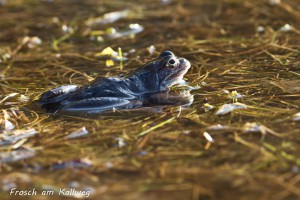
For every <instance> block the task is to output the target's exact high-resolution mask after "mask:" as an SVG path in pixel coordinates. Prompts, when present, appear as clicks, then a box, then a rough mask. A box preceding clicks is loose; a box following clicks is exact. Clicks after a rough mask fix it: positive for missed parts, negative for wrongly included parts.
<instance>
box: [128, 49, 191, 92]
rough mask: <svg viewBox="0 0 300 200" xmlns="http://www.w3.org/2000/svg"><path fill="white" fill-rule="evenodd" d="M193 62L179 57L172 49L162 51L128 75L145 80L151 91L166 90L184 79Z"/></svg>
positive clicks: (145, 84) (144, 82)
mask: <svg viewBox="0 0 300 200" xmlns="http://www.w3.org/2000/svg"><path fill="white" fill-rule="evenodd" d="M190 67H191V64H190V62H189V61H188V60H186V59H184V58H177V57H176V56H175V55H174V54H173V53H172V52H171V51H164V52H162V53H161V54H160V55H159V56H158V57H157V58H156V59H154V60H152V61H151V62H149V63H147V64H145V65H143V66H141V67H139V68H137V69H135V70H133V71H131V72H130V73H129V74H128V75H127V77H130V76H131V77H133V80H134V82H137V81H136V78H138V79H139V80H140V81H142V82H143V85H144V87H145V88H146V89H149V90H151V92H154V91H155V92H159V91H166V90H168V88H169V87H171V86H172V85H174V84H176V83H179V82H181V81H183V76H184V75H185V74H186V72H187V71H188V69H189V68H190Z"/></svg>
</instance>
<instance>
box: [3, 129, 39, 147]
mask: <svg viewBox="0 0 300 200" xmlns="http://www.w3.org/2000/svg"><path fill="white" fill-rule="evenodd" d="M36 134H37V132H36V130H35V129H34V128H32V129H28V130H15V131H13V132H12V133H11V135H7V134H5V135H3V139H2V140H0V145H9V144H14V143H16V142H17V141H19V140H22V139H25V138H29V137H32V136H34V135H36Z"/></svg>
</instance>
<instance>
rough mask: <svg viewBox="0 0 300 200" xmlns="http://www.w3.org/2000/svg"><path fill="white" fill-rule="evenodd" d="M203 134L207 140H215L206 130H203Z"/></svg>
mask: <svg viewBox="0 0 300 200" xmlns="http://www.w3.org/2000/svg"><path fill="white" fill-rule="evenodd" d="M203 136H204V137H205V139H206V140H207V141H208V142H211V143H213V142H215V140H214V139H213V138H212V137H211V135H210V134H209V133H208V132H204V133H203Z"/></svg>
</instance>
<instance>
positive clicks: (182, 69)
mask: <svg viewBox="0 0 300 200" xmlns="http://www.w3.org/2000/svg"><path fill="white" fill-rule="evenodd" d="M178 60H179V65H178V66H177V68H176V69H174V71H173V72H172V73H171V74H170V75H168V76H167V77H166V78H165V80H164V82H165V84H164V85H165V86H167V87H171V86H172V85H175V84H177V83H179V82H180V81H182V79H183V76H184V75H185V74H186V73H187V71H188V70H189V68H190V67H191V63H190V62H189V61H188V60H186V59H184V58H179V59H178Z"/></svg>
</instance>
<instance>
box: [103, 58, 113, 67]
mask: <svg viewBox="0 0 300 200" xmlns="http://www.w3.org/2000/svg"><path fill="white" fill-rule="evenodd" d="M114 64H115V63H114V61H113V60H111V59H109V60H106V61H105V65H106V66H107V67H111V66H113V65H114Z"/></svg>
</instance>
